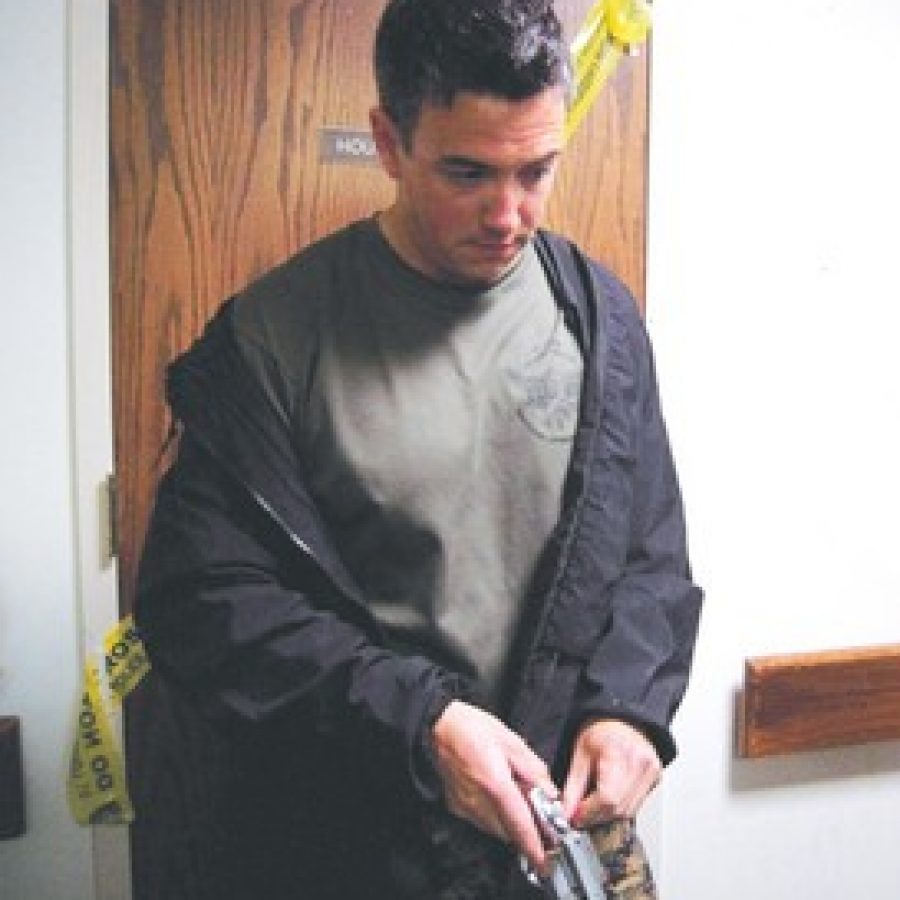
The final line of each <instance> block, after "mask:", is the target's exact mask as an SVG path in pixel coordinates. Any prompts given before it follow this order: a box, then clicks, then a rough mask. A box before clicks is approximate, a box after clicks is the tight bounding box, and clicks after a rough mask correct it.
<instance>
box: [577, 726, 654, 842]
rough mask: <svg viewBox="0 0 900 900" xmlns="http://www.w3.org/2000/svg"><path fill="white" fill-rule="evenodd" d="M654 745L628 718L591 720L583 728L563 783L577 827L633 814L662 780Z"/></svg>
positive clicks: (629, 816)
mask: <svg viewBox="0 0 900 900" xmlns="http://www.w3.org/2000/svg"><path fill="white" fill-rule="evenodd" d="M661 771H662V766H661V765H660V761H659V757H658V756H657V755H656V750H654V748H653V745H652V744H651V743H650V742H649V741H648V740H647V738H645V737H644V735H642V734H641V733H640V732H639V731H638V730H637V729H636V728H633V727H632V726H631V725H628V724H627V723H626V722H619V721H616V720H612V719H601V720H597V721H594V722H589V723H588V724H587V725H585V726H584V727H583V728H582V729H581V731H580V732H579V734H578V739H577V740H576V741H575V749H574V751H573V753H572V762H571V765H570V766H569V774H568V777H567V778H566V784H565V787H564V788H563V808H564V809H565V812H566V815H567V816H568V818H569V820H570V821H571V823H572V824H573V825H574V826H575V827H576V828H584V827H587V826H589V825H593V824H596V823H597V822H607V821H609V820H611V819H621V818H633V817H634V816H635V814H636V813H637V811H638V809H639V808H640V806H641V804H642V803H643V802H644V799H645V798H646V797H647V795H648V794H649V793H650V791H652V790H653V788H654V787H655V786H656V783H657V782H658V781H659V777H660V773H661Z"/></svg>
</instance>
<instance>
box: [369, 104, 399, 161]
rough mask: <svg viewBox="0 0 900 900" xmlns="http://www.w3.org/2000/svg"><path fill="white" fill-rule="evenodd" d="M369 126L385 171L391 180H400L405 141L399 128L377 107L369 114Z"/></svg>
mask: <svg viewBox="0 0 900 900" xmlns="http://www.w3.org/2000/svg"><path fill="white" fill-rule="evenodd" d="M369 124H370V125H371V126H372V137H373V138H374V139H375V148H376V149H377V150H378V158H379V159H380V160H381V165H382V166H383V168H384V171H385V172H387V173H388V175H390V177H391V178H398V177H399V175H400V155H401V154H402V153H403V141H402V139H401V138H400V132H399V131H398V130H397V126H396V125H395V124H394V123H393V121H391V117H390V116H389V115H388V114H387V113H386V112H385V111H384V110H383V109H382V108H381V107H380V106H376V107H375V108H374V109H372V110H371V112H370V113H369Z"/></svg>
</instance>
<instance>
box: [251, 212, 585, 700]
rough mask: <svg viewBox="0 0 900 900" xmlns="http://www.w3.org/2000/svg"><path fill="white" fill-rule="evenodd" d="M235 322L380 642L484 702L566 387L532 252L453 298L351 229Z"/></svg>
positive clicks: (562, 427)
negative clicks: (443, 670)
mask: <svg viewBox="0 0 900 900" xmlns="http://www.w3.org/2000/svg"><path fill="white" fill-rule="evenodd" d="M235 323H236V330H237V334H238V338H239V341H240V343H241V346H242V349H243V352H244V354H245V356H246V358H247V360H248V362H249V363H250V365H251V366H252V367H253V368H254V370H255V371H256V372H257V374H258V375H259V377H260V379H261V381H262V382H263V385H264V387H265V389H266V391H267V393H268V395H269V397H270V398H271V400H272V402H273V404H274V405H275V407H276V408H277V410H278V412H279V414H280V415H281V416H282V417H283V418H284V420H285V421H286V423H287V424H288V426H289V427H290V429H291V432H292V434H293V436H294V439H295V442H296V446H297V448H298V453H299V456H300V459H301V461H302V465H303V474H304V477H305V479H306V481H307V484H308V487H309V490H310V492H311V494H312V496H313V498H314V500H315V501H316V503H317V505H318V507H319V509H320V511H321V513H322V515H323V517H324V520H325V522H326V523H327V525H328V527H329V529H330V532H331V534H332V536H333V538H334V540H335V542H336V544H337V548H338V550H339V552H340V554H341V556H342V558H343V560H344V561H345V563H346V565H347V567H348V568H349V570H350V571H351V572H352V573H353V574H354V576H355V577H356V579H357V580H358V582H359V584H360V585H361V587H362V589H363V592H364V594H365V597H366V599H367V602H368V604H369V606H370V608H371V610H372V612H373V613H374V615H375V616H376V618H377V619H378V620H379V622H380V623H381V624H382V625H383V627H384V629H385V631H386V633H387V634H388V635H389V638H390V640H391V641H392V642H393V644H394V647H395V648H396V649H398V650H400V651H402V652H417V653H424V654H426V655H428V656H430V657H432V658H434V659H436V660H437V661H438V662H441V663H444V664H446V665H449V666H452V667H453V668H455V669H457V670H459V671H462V672H464V673H466V674H469V675H471V676H473V677H475V678H476V679H477V680H478V683H479V684H480V686H481V689H482V690H483V692H484V694H485V696H486V697H487V698H488V699H490V698H491V697H495V696H496V694H497V691H498V690H499V688H500V684H501V680H502V676H503V666H504V661H505V659H506V657H507V653H508V650H509V647H510V644H511V641H512V639H513V636H514V634H515V629H516V625H517V623H518V621H519V618H520V615H521V612H522V607H523V601H524V598H525V595H526V593H527V589H528V585H529V581H530V579H531V576H532V574H533V570H534V567H535V564H536V562H537V559H538V557H539V555H540V553H541V551H542V549H543V547H544V545H545V543H546V541H547V539H548V537H549V535H550V532H551V531H552V529H553V527H554V525H555V524H556V522H557V520H558V517H559V512H560V503H561V495H562V485H563V479H564V476H565V472H566V469H567V466H568V463H569V457H570V453H571V443H572V436H573V433H574V429H575V424H576V419H577V413H578V402H579V396H580V386H581V374H582V360H581V355H580V353H579V350H578V347H577V345H576V343H575V341H574V339H573V337H572V336H571V334H570V333H569V331H568V329H567V328H566V327H565V325H564V323H563V320H562V317H561V315H560V313H559V311H558V309H557V307H556V304H555V302H554V300H553V297H552V294H551V292H550V289H549V286H548V284H547V281H546V277H545V275H544V272H543V269H542V266H541V264H540V262H539V260H538V258H537V255H536V252H535V250H534V248H533V247H530V246H529V247H528V249H527V250H526V252H525V253H524V254H523V257H522V259H521V260H520V262H519V263H518V264H517V266H516V267H515V268H514V269H513V270H512V271H511V272H510V273H509V274H508V275H506V276H505V277H504V278H503V279H502V280H501V281H500V282H499V283H497V284H496V285H494V286H492V287H491V288H490V289H486V290H482V291H474V290H471V289H461V288H457V287H452V286H448V285H443V284H438V283H435V282H433V281H431V280H429V279H428V278H426V277H424V276H423V275H421V274H419V273H418V272H416V271H414V270H413V269H411V268H409V267H407V266H406V265H405V264H404V263H403V262H402V261H401V260H400V259H399V257H398V256H397V255H396V254H395V253H394V251H393V250H392V249H391V247H390V245H389V244H388V243H387V242H386V241H385V239H384V238H383V236H382V235H381V232H380V230H379V228H378V226H377V224H376V223H375V222H374V220H366V221H363V222H359V223H357V224H355V225H353V226H350V227H349V228H347V229H344V230H343V231H341V232H338V233H337V234H335V235H333V236H331V237H330V238H327V239H326V240H325V241H323V242H320V243H319V244H316V245H314V246H313V247H312V248H310V249H309V250H307V251H305V253H303V254H301V255H300V256H299V257H297V258H296V259H295V260H294V261H292V262H291V263H289V264H288V265H287V266H285V267H283V268H282V269H281V270H279V271H278V274H276V275H273V276H270V277H268V278H267V279H265V280H264V281H263V282H260V283H259V284H258V285H256V286H254V287H252V288H250V289H249V290H248V291H247V292H245V293H244V294H242V295H241V297H240V298H239V299H238V300H237V302H236V305H235Z"/></svg>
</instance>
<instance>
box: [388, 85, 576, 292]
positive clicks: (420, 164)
mask: <svg viewBox="0 0 900 900" xmlns="http://www.w3.org/2000/svg"><path fill="white" fill-rule="evenodd" d="M564 121H565V100H564V95H563V91H562V89H561V88H549V89H547V90H545V91H543V92H541V93H540V94H537V95H535V96H534V97H530V98H528V99H526V100H515V101H511V100H502V99H499V98H497V97H490V96H485V95H481V94H470V93H462V94H458V95H457V96H456V98H455V99H454V101H453V104H452V105H451V106H450V107H443V106H436V105H434V104H425V105H424V106H423V107H422V110H421V113H420V116H419V120H418V122H417V124H416V127H415V131H414V132H413V135H412V141H411V146H410V148H409V149H408V150H407V149H406V148H404V146H403V144H402V141H401V140H400V136H399V133H398V132H397V130H396V128H395V126H394V124H393V123H392V122H391V121H390V119H388V117H387V116H386V115H385V114H384V113H383V111H381V110H374V111H373V113H372V127H373V132H374V134H375V138H376V142H377V144H378V149H379V153H380V156H381V160H382V163H383V165H384V167H385V170H386V171H387V173H388V174H389V175H390V176H391V177H392V178H394V179H395V181H396V182H397V200H396V202H395V204H394V206H393V207H392V208H391V209H390V210H388V212H387V213H385V215H384V216H383V218H382V220H381V221H382V227H383V228H384V231H385V234H386V235H387V237H388V240H389V241H390V242H391V243H392V245H393V246H394V248H395V249H396V250H397V252H398V253H399V254H400V256H401V257H402V258H403V259H404V260H405V261H406V262H407V263H408V264H410V265H411V266H413V267H414V268H416V269H418V270H419V271H421V272H423V273H424V274H425V275H428V276H429V277H431V278H434V279H437V280H440V281H444V282H448V283H452V284H460V285H474V286H482V285H488V284H492V283H493V282H495V281H497V279H498V278H500V277H501V276H502V275H503V274H504V273H505V272H507V271H508V270H509V269H510V268H511V267H512V266H513V265H514V264H515V262H516V260H517V259H518V257H519V254H520V253H521V252H522V249H523V247H525V245H526V244H527V242H528V240H529V239H530V238H531V236H532V235H533V234H534V231H535V229H536V228H537V227H538V225H539V224H540V223H541V221H542V219H543V215H544V209H545V206H546V203H547V199H548V197H549V194H550V189H551V187H552V184H553V179H554V175H555V172H556V166H557V162H558V158H559V155H560V153H561V151H562V146H563V126H564Z"/></svg>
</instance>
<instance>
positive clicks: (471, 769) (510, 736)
mask: <svg viewBox="0 0 900 900" xmlns="http://www.w3.org/2000/svg"><path fill="white" fill-rule="evenodd" d="M432 734H433V739H434V748H435V754H436V758H437V762H438V771H439V773H440V775H441V778H442V780H443V783H444V793H445V796H446V800H447V805H448V807H449V809H450V810H451V812H453V813H455V814H456V815H458V816H461V817H462V818H465V819H467V820H468V821H470V822H472V823H474V824H475V825H477V826H478V827H480V828H482V829H483V830H485V831H487V832H489V833H491V834H493V835H495V836H497V837H499V838H501V839H502V840H506V841H508V842H510V843H512V844H514V845H515V846H516V847H517V848H518V849H519V851H520V852H522V853H523V854H524V855H525V856H526V857H527V858H528V860H529V862H530V863H531V864H532V865H533V866H535V867H536V868H537V869H538V870H540V871H543V870H544V869H545V866H546V854H545V852H544V846H543V841H542V839H541V835H540V832H539V830H538V826H537V823H536V822H535V819H534V816H533V814H532V812H531V807H530V805H529V803H528V801H527V799H526V797H527V794H528V792H529V791H530V790H531V789H532V788H533V787H535V786H540V787H542V788H543V789H544V790H545V791H547V793H548V794H550V795H551V796H557V794H558V791H557V789H556V786H555V785H554V784H553V782H552V780H551V778H550V775H549V772H548V771H547V767H546V766H545V765H544V763H543V761H542V760H541V759H540V758H539V757H538V756H537V755H536V754H535V753H534V751H532V750H531V748H530V747H529V746H528V745H527V744H526V743H525V741H523V740H522V739H521V738H520V737H519V736H518V735H517V734H515V733H514V732H512V731H510V730H509V729H508V728H507V727H506V726H505V725H504V724H503V723H502V722H501V721H500V720H499V719H497V718H495V717H494V716H492V715H490V714H489V713H487V712H485V711H484V710H481V709H478V708H477V707H473V706H469V705H468V704H466V703H462V702H460V701H454V702H453V703H451V704H450V705H449V706H448V707H447V709H446V710H444V713H443V714H442V715H441V717H440V718H439V719H438V721H437V722H436V723H435V726H434V729H433V732H432Z"/></svg>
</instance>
